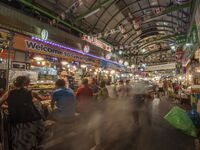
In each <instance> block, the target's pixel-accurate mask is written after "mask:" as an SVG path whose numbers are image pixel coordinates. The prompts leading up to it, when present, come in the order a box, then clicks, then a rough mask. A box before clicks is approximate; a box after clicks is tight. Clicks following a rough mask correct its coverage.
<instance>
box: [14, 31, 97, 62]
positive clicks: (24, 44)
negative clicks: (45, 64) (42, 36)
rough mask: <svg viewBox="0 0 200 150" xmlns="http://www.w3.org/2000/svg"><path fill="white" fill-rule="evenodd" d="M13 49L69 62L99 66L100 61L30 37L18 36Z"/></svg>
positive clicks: (15, 37)
mask: <svg viewBox="0 0 200 150" xmlns="http://www.w3.org/2000/svg"><path fill="white" fill-rule="evenodd" d="M13 48H15V49H18V50H22V51H28V52H32V53H36V54H42V55H49V56H53V57H58V58H63V59H67V60H68V61H78V62H83V63H88V64H92V65H96V66H98V65H99V63H100V62H99V60H98V59H95V58H93V57H89V56H85V55H82V54H79V53H76V52H72V51H68V50H66V49H63V48H61V47H55V46H52V45H49V44H46V43H43V42H38V41H34V40H32V39H31V38H29V37H26V36H23V35H20V34H16V35H15V36H14V40H13Z"/></svg>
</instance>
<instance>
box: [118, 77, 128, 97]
mask: <svg viewBox="0 0 200 150" xmlns="http://www.w3.org/2000/svg"><path fill="white" fill-rule="evenodd" d="M116 91H117V95H118V98H119V99H121V98H124V97H126V89H125V86H124V81H123V80H120V81H119V84H118V85H117V87H116Z"/></svg>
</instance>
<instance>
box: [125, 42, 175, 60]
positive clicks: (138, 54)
mask: <svg viewBox="0 0 200 150" xmlns="http://www.w3.org/2000/svg"><path fill="white" fill-rule="evenodd" d="M158 42H159V43H169V42H171V41H170V40H160V41H154V42H151V43H149V44H146V45H144V46H143V48H146V47H148V46H151V45H153V44H157V43H158ZM138 49H139V48H138ZM131 50H134V49H131ZM148 53H149V52H148ZM148 53H147V54H148ZM142 55H146V54H140V53H139V52H138V53H137V54H136V55H133V54H132V55H131V54H129V56H131V57H133V56H142Z"/></svg>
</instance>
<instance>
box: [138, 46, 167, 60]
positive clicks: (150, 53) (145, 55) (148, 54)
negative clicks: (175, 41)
mask: <svg viewBox="0 0 200 150" xmlns="http://www.w3.org/2000/svg"><path fill="white" fill-rule="evenodd" d="M170 50H171V49H169V48H166V49H160V50H156V51H151V52H148V53H147V54H144V57H143V58H144V59H145V58H147V57H148V56H151V55H153V54H156V53H160V52H166V51H170ZM139 56H141V55H139Z"/></svg>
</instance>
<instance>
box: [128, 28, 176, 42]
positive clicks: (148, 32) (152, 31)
mask: <svg viewBox="0 0 200 150" xmlns="http://www.w3.org/2000/svg"><path fill="white" fill-rule="evenodd" d="M157 32H170V33H172V34H174V32H173V31H171V30H165V29H164V30H160V29H158V30H155V31H154V30H151V31H147V32H145V33H142V34H140V35H138V36H136V37H135V38H134V39H132V41H135V40H136V39H137V38H139V37H140V36H145V35H147V34H150V33H157ZM130 38H131V37H129V38H128V39H127V40H126V41H124V43H125V42H127V41H128V40H129V39H130ZM129 44H130V43H129Z"/></svg>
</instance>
